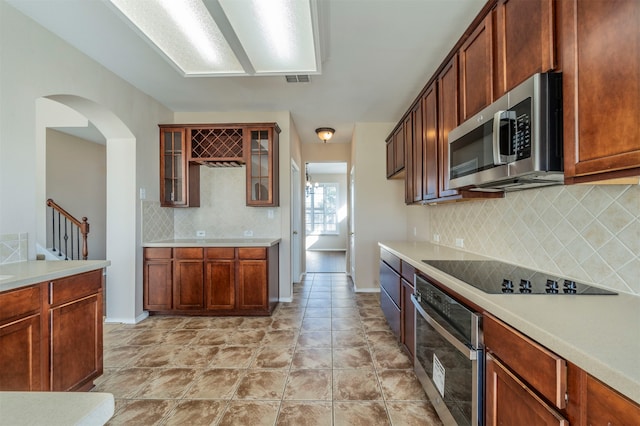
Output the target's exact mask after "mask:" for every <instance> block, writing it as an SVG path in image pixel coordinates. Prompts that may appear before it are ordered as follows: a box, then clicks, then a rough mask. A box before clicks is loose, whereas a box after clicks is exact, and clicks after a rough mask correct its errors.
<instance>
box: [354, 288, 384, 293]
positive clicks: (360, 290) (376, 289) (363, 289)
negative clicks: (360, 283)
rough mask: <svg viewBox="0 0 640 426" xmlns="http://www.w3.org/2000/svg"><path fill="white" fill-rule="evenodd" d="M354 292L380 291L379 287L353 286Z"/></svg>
mask: <svg viewBox="0 0 640 426" xmlns="http://www.w3.org/2000/svg"><path fill="white" fill-rule="evenodd" d="M355 292H356V293H380V287H378V288H355Z"/></svg>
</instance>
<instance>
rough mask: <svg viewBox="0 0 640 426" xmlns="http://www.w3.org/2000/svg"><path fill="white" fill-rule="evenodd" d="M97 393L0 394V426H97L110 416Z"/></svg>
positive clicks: (107, 400)
mask: <svg viewBox="0 0 640 426" xmlns="http://www.w3.org/2000/svg"><path fill="white" fill-rule="evenodd" d="M114 407H115V405H114V400H113V395H111V394H110V393H99V392H0V426H45V425H46V426H72V425H73V426H97V425H104V424H105V423H107V421H109V419H110V418H111V417H112V416H113V411H114Z"/></svg>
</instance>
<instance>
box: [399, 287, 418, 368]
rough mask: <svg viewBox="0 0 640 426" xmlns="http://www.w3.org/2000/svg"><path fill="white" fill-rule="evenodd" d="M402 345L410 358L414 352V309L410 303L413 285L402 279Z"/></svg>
mask: <svg viewBox="0 0 640 426" xmlns="http://www.w3.org/2000/svg"><path fill="white" fill-rule="evenodd" d="M401 293H402V307H401V309H400V310H401V311H402V344H403V345H404V347H405V349H406V350H407V352H409V355H410V356H411V358H413V357H414V356H415V352H416V308H415V306H413V302H412V301H411V295H412V294H413V285H411V284H410V283H409V281H407V280H405V279H404V278H403V279H402V291H401Z"/></svg>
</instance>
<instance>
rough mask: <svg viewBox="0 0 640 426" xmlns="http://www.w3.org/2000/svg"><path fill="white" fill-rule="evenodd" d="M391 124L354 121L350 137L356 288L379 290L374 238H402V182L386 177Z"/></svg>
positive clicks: (404, 221) (404, 225) (404, 210)
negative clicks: (387, 143) (352, 168)
mask: <svg viewBox="0 0 640 426" xmlns="http://www.w3.org/2000/svg"><path fill="white" fill-rule="evenodd" d="M394 126H395V123H356V126H355V131H354V135H353V140H352V143H351V144H352V157H351V159H352V163H353V165H354V166H355V194H353V196H354V197H355V206H354V210H355V211H354V212H353V214H354V215H355V229H353V232H355V267H356V274H355V278H354V283H355V286H356V290H358V291H378V290H379V279H378V278H379V259H380V249H379V247H378V241H381V240H404V239H405V238H406V229H407V207H405V205H404V181H403V180H387V178H386V164H387V163H386V161H387V160H386V148H385V147H386V144H385V138H386V137H387V135H388V134H389V132H391V130H392V129H393V127H394Z"/></svg>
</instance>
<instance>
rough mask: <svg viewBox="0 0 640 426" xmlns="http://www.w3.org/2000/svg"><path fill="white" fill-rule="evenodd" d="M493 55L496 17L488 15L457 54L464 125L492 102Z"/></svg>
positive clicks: (461, 111) (491, 14)
mask: <svg viewBox="0 0 640 426" xmlns="http://www.w3.org/2000/svg"><path fill="white" fill-rule="evenodd" d="M493 51H494V49H493V13H489V14H488V15H487V16H486V17H485V18H484V20H483V21H482V22H481V23H480V25H478V26H477V27H476V29H475V30H474V31H473V33H471V35H470V36H469V38H468V39H467V40H466V41H465V42H464V44H463V45H462V47H461V48H460V51H459V53H458V54H459V57H460V113H461V115H462V116H461V120H462V121H464V120H466V119H467V118H469V117H470V116H472V115H473V114H475V113H477V112H478V111H480V110H481V109H482V108H484V107H486V106H487V105H489V104H490V103H491V102H492V101H493V58H494V54H493Z"/></svg>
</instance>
